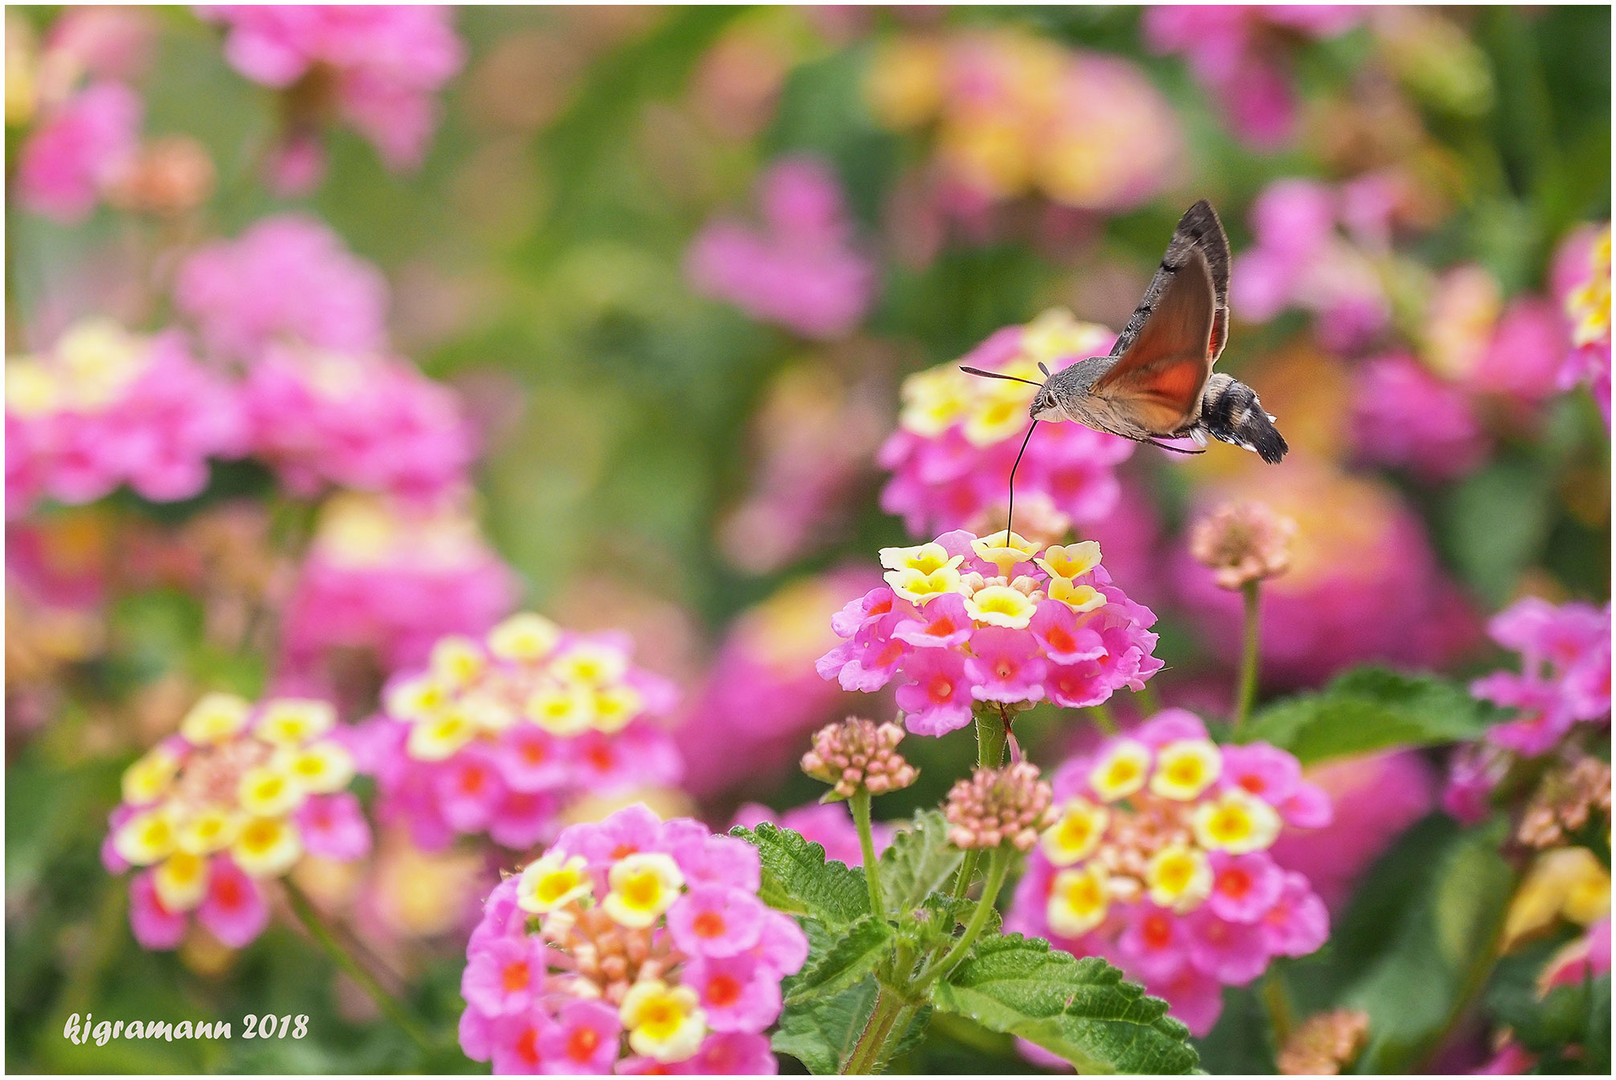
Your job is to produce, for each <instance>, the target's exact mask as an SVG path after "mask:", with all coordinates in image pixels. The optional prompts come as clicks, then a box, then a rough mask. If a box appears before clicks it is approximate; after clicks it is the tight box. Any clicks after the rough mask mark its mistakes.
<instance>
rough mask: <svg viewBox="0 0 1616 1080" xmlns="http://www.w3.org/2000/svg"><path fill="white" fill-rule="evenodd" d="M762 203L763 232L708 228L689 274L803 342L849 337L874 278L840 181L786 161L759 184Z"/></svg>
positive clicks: (819, 168)
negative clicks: (861, 250)
mask: <svg viewBox="0 0 1616 1080" xmlns="http://www.w3.org/2000/svg"><path fill="white" fill-rule="evenodd" d="M758 204H759V207H760V209H761V211H762V216H763V221H764V229H763V230H761V231H757V230H753V229H751V228H748V227H747V226H744V225H740V224H737V223H735V222H730V221H724V220H716V221H713V222H710V223H709V224H708V225H707V226H706V227H705V228H704V229H703V230H702V232H701V233H700V234H699V235H698V236H697V237H696V239H695V241H694V242H693V243H692V244H691V247H690V251H689V253H688V255H687V256H686V263H685V272H686V275H687V276H688V277H689V278H690V280H691V282H692V283H693V284H694V285H695V286H696V288H697V289H698V290H700V291H701V292H703V293H705V294H706V295H708V296H712V297H715V298H717V299H721V300H727V301H729V302H731V303H733V304H735V305H736V306H738V307H740V308H741V309H742V310H743V311H745V312H746V313H747V314H749V315H751V316H752V317H753V318H756V319H760V320H762V321H765V322H772V323H778V324H779V325H781V326H785V327H786V328H788V329H790V330H794V331H796V332H797V333H799V334H801V335H802V336H804V337H809V338H822V339H830V338H839V337H843V336H845V335H846V334H848V333H849V332H850V331H852V330H853V328H854V327H855V326H857V324H858V322H859V320H860V319H862V318H863V315H864V312H865V309H866V308H867V307H868V306H869V303H870V300H871V298H872V296H873V294H874V290H875V276H874V270H873V267H872V266H871V264H870V262H869V261H868V260H867V259H866V258H865V257H864V256H863V255H861V254H859V253H858V251H857V250H856V249H855V247H854V245H853V242H852V241H853V225H852V222H851V220H850V219H849V218H848V216H847V213H846V210H845V208H844V207H843V204H842V195H841V191H840V190H839V189H838V187H837V186H836V179H835V177H834V176H833V175H832V173H831V172H830V170H829V169H828V168H827V167H826V166H824V165H823V164H821V163H820V162H818V161H816V160H814V159H812V158H788V159H784V160H782V161H779V162H776V163H775V164H774V165H773V166H771V167H770V169H769V170H768V171H767V172H766V173H764V175H763V176H762V177H761V178H760V180H759V182H758Z"/></svg>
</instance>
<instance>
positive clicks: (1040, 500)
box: [876, 310, 1133, 535]
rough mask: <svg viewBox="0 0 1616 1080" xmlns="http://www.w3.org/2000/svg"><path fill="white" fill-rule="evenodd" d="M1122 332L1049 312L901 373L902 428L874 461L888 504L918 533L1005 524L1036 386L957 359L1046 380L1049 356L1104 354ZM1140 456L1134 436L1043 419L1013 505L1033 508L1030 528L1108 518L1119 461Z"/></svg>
mask: <svg viewBox="0 0 1616 1080" xmlns="http://www.w3.org/2000/svg"><path fill="white" fill-rule="evenodd" d="M1114 339H1115V335H1114V334H1112V333H1111V332H1110V331H1109V330H1106V329H1105V328H1104V327H1100V326H1096V325H1094V324H1092V323H1082V322H1078V321H1077V320H1075V319H1073V318H1072V317H1071V315H1069V314H1067V313H1066V312H1064V311H1059V310H1052V311H1049V312H1046V313H1045V314H1043V315H1041V316H1039V317H1038V318H1036V319H1034V320H1033V321H1032V322H1030V323H1027V324H1026V325H1024V326H1009V327H1005V328H1004V329H1002V330H999V331H997V332H996V333H994V334H993V335H991V336H990V337H989V338H988V339H987V340H986V341H984V342H982V344H980V345H978V346H977V347H976V348H975V349H973V350H972V351H971V352H969V353H967V354H966V355H965V356H963V357H961V358H960V360H959V361H958V363H950V364H944V365H941V366H939V367H935V368H931V369H929V370H927V371H923V372H920V373H919V374H916V375H911V376H910V377H909V378H908V379H906V380H904V384H903V390H902V395H903V410H902V412H901V413H900V414H899V417H898V430H897V431H895V432H893V434H892V435H891V436H890V437H888V439H887V441H886V442H885V443H884V444H883V445H882V447H881V449H880V450H879V451H878V453H877V457H876V460H877V461H878V462H879V463H880V465H881V466H882V467H883V468H885V469H888V470H890V471H891V473H892V479H891V481H890V482H888V484H887V486H886V487H885V488H884V489H883V490H882V492H881V508H882V509H883V510H886V511H887V512H888V513H892V514H901V515H902V516H903V519H904V524H905V525H906V526H907V527H908V529H909V531H910V533H911V534H914V535H933V534H935V533H936V532H940V531H944V530H948V529H958V528H969V529H975V530H978V531H981V532H984V533H985V532H987V531H990V530H992V529H994V528H1002V527H1003V518H1002V516H1001V515H1002V512H1003V510H1002V508H1003V507H1004V506H1005V504H1006V500H1007V497H1008V493H1009V483H1008V478H1009V476H1010V467H1011V464H1012V463H1013V462H1014V461H1015V458H1016V454H1017V452H1018V451H1019V449H1020V447H1021V442H1022V437H1023V436H1024V435H1025V433H1026V431H1027V428H1028V425H1029V423H1030V420H1029V418H1028V406H1030V405H1031V403H1032V398H1033V394H1034V393H1035V390H1036V388H1035V387H1031V386H1027V385H1026V384H1024V383H1018V382H1011V381H1008V380H1004V379H985V378H980V377H977V376H973V375H967V374H966V373H964V372H962V371H960V370H959V364H969V365H972V366H975V367H980V368H983V369H985V370H988V371H1001V372H1005V373H1007V374H1012V375H1017V376H1020V377H1022V378H1030V379H1035V380H1040V381H1041V379H1042V376H1041V375H1040V373H1039V370H1038V366H1037V365H1038V364H1039V363H1040V362H1042V363H1045V364H1047V365H1048V366H1049V368H1050V369H1051V370H1056V369H1059V368H1061V367H1063V366H1065V365H1067V364H1069V363H1072V362H1073V361H1075V360H1079V359H1082V358H1083V357H1086V356H1091V355H1104V354H1105V353H1106V352H1107V351H1108V350H1109V349H1110V347H1111V343H1112V341H1113V340H1114ZM1132 453H1133V444H1132V443H1130V442H1128V441H1127V440H1125V439H1119V438H1117V437H1115V436H1112V435H1104V434H1101V433H1099V432H1097V431H1092V430H1090V429H1089V428H1086V427H1083V426H1082V425H1080V424H1044V425H1042V427H1041V428H1040V429H1039V430H1037V431H1036V432H1035V433H1034V434H1033V437H1032V442H1031V443H1029V444H1028V446H1027V453H1026V457H1025V458H1024V459H1023V460H1022V463H1021V469H1020V471H1019V472H1017V474H1016V507H1017V509H1018V510H1020V511H1022V512H1023V513H1024V514H1025V517H1018V519H1017V520H1018V521H1020V522H1022V523H1023V528H1025V529H1026V530H1027V532H1028V533H1029V534H1032V535H1046V534H1047V535H1059V534H1062V533H1064V532H1065V531H1066V529H1067V528H1069V527H1071V526H1073V525H1078V526H1082V525H1086V524H1088V523H1090V522H1094V521H1100V520H1103V519H1104V518H1105V517H1106V516H1107V515H1109V514H1110V513H1111V511H1112V510H1113V509H1114V508H1115V507H1116V505H1117V500H1118V498H1119V495H1120V490H1121V489H1120V486H1119V485H1118V483H1117V478H1116V473H1115V466H1116V465H1118V464H1119V463H1121V462H1123V461H1125V460H1127V458H1128V457H1129V455H1131V454H1132ZM1033 522H1036V523H1038V528H1036V529H1034V528H1031V527H1029V524H1028V523H1033Z"/></svg>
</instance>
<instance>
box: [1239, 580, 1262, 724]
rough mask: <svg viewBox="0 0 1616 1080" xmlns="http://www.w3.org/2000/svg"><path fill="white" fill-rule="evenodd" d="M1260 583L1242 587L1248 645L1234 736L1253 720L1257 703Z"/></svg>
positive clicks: (1241, 662) (1243, 664) (1241, 663)
mask: <svg viewBox="0 0 1616 1080" xmlns="http://www.w3.org/2000/svg"><path fill="white" fill-rule="evenodd" d="M1258 588H1259V586H1258V583H1257V582H1255V581H1248V582H1246V583H1245V584H1244V585H1242V586H1241V587H1240V594H1241V596H1243V597H1244V598H1245V601H1246V645H1245V653H1244V655H1243V656H1242V657H1241V658H1240V690H1239V692H1238V693H1237V695H1236V696H1235V709H1234V734H1235V735H1237V736H1238V735H1239V734H1240V731H1241V729H1242V728H1244V727H1245V726H1246V721H1247V720H1248V719H1250V718H1251V706H1252V705H1253V704H1255V703H1256V701H1257V648H1258V633H1257V606H1258V605H1257V600H1258Z"/></svg>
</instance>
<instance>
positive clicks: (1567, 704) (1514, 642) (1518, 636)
mask: <svg viewBox="0 0 1616 1080" xmlns="http://www.w3.org/2000/svg"><path fill="white" fill-rule="evenodd" d="M1610 627H1611V614H1610V605H1609V604H1608V603H1607V604H1606V605H1605V606H1604V607H1603V608H1600V607H1596V606H1594V605H1593V604H1589V603H1586V602H1584V601H1575V600H1574V601H1571V602H1569V603H1565V604H1561V605H1558V606H1557V605H1554V604H1551V603H1549V602H1548V601H1546V600H1542V599H1539V598H1537V597H1527V598H1525V599H1523V600H1519V601H1517V602H1516V603H1514V604H1512V605H1511V606H1510V607H1508V608H1506V609H1504V610H1503V611H1501V612H1499V613H1498V614H1497V615H1495V616H1493V618H1492V620H1491V621H1490V622H1489V623H1488V624H1487V631H1488V633H1489V634H1490V635H1491V637H1492V639H1493V640H1494V641H1496V642H1497V643H1498V644H1500V645H1502V646H1504V647H1505V648H1507V649H1512V650H1514V651H1516V652H1518V653H1520V656H1521V670H1520V671H1519V672H1514V671H1497V672H1494V673H1493V674H1491V675H1487V676H1485V677H1483V678H1480V679H1477V680H1476V681H1475V682H1473V683H1471V684H1470V692H1471V694H1473V695H1474V696H1475V697H1477V698H1479V699H1481V700H1482V701H1489V702H1491V703H1493V704H1494V705H1500V706H1503V707H1504V708H1507V709H1513V710H1515V711H1516V713H1517V716H1516V717H1515V718H1514V719H1511V720H1507V721H1505V722H1503V723H1501V724H1495V725H1494V726H1493V727H1492V728H1490V729H1488V731H1487V734H1486V736H1485V737H1484V738H1483V739H1482V740H1481V741H1480V742H1478V743H1475V744H1472V745H1471V746H1467V747H1465V748H1464V749H1463V750H1461V751H1460V752H1459V754H1458V755H1456V756H1455V758H1454V760H1453V765H1452V772H1451V773H1450V775H1449V778H1448V786H1447V789H1446V790H1445V791H1444V792H1443V796H1442V802H1443V807H1444V808H1445V809H1446V810H1447V811H1448V812H1449V813H1451V814H1453V815H1454V816H1455V817H1458V818H1459V819H1461V820H1464V821H1473V820H1477V819H1479V818H1480V817H1482V816H1484V815H1485V813H1486V811H1487V804H1488V799H1489V796H1490V794H1491V792H1492V789H1493V787H1494V786H1496V784H1497V783H1498V781H1499V780H1500V779H1502V778H1503V776H1504V774H1505V773H1506V772H1507V771H1508V769H1509V765H1510V762H1511V760H1512V759H1513V758H1514V757H1516V756H1519V757H1526V758H1534V757H1541V756H1543V755H1545V754H1547V753H1549V752H1550V751H1551V750H1553V749H1554V748H1555V747H1556V746H1557V745H1558V744H1559V743H1560V741H1561V740H1562V739H1564V738H1565V737H1566V736H1567V735H1569V734H1571V732H1572V730H1573V729H1574V728H1575V727H1576V726H1577V725H1578V724H1587V723H1601V724H1609V723H1610V693H1611V689H1610V643H1611V638H1610Z"/></svg>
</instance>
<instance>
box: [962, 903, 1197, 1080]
mask: <svg viewBox="0 0 1616 1080" xmlns="http://www.w3.org/2000/svg"><path fill="white" fill-rule="evenodd" d="M933 993H934V1001H935V1003H936V1006H937V1008H938V1009H942V1010H946V1011H948V1012H954V1013H958V1014H960V1015H963V1016H968V1017H970V1018H971V1019H972V1020H975V1021H976V1022H977V1023H978V1024H981V1025H982V1026H983V1027H985V1028H987V1029H989V1030H990V1031H1000V1032H1005V1033H1007V1034H1010V1035H1016V1036H1019V1037H1021V1038H1023V1039H1027V1040H1029V1041H1031V1042H1034V1043H1037V1044H1038V1045H1039V1046H1041V1047H1043V1048H1044V1049H1045V1050H1048V1051H1050V1052H1051V1053H1054V1054H1059V1055H1060V1056H1061V1057H1063V1058H1065V1059H1066V1060H1067V1061H1069V1062H1071V1063H1072V1064H1073V1065H1074V1066H1076V1068H1077V1070H1078V1072H1082V1073H1187V1072H1190V1071H1191V1070H1193V1069H1194V1068H1195V1066H1196V1063H1197V1061H1198V1060H1199V1058H1198V1057H1197V1055H1196V1053H1195V1048H1194V1047H1192V1046H1191V1045H1190V1044H1189V1029H1188V1028H1186V1027H1185V1026H1184V1025H1183V1024H1181V1023H1179V1022H1178V1021H1177V1020H1174V1019H1172V1018H1171V1017H1169V1016H1168V1015H1167V1003H1166V1002H1165V1001H1162V1000H1161V999H1160V998H1153V997H1148V996H1146V994H1145V992H1144V990H1143V989H1142V988H1141V987H1138V986H1135V985H1134V984H1133V983H1128V982H1124V981H1123V980H1122V972H1121V971H1119V970H1117V969H1116V968H1114V967H1112V966H1111V965H1110V964H1107V963H1106V962H1105V961H1104V960H1102V959H1100V958H1099V957H1096V956H1089V957H1084V958H1083V959H1081V960H1079V959H1077V958H1076V957H1074V956H1072V955H1071V954H1070V953H1065V952H1060V951H1059V950H1056V949H1052V948H1050V946H1049V942H1047V941H1044V940H1043V939H1041V938H1025V937H1022V936H1021V935H1020V934H1007V935H1004V936H1002V937H992V938H986V939H984V940H982V941H981V942H979V943H978V944H977V945H976V946H975V948H974V949H973V950H972V952H971V954H970V956H969V957H967V958H966V960H965V961H964V962H963V963H961V964H960V965H959V967H957V968H955V969H954V970H953V972H952V973H950V975H949V977H948V979H947V980H946V981H945V982H941V983H939V984H938V985H937V987H936V988H935V990H934V992H933Z"/></svg>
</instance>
